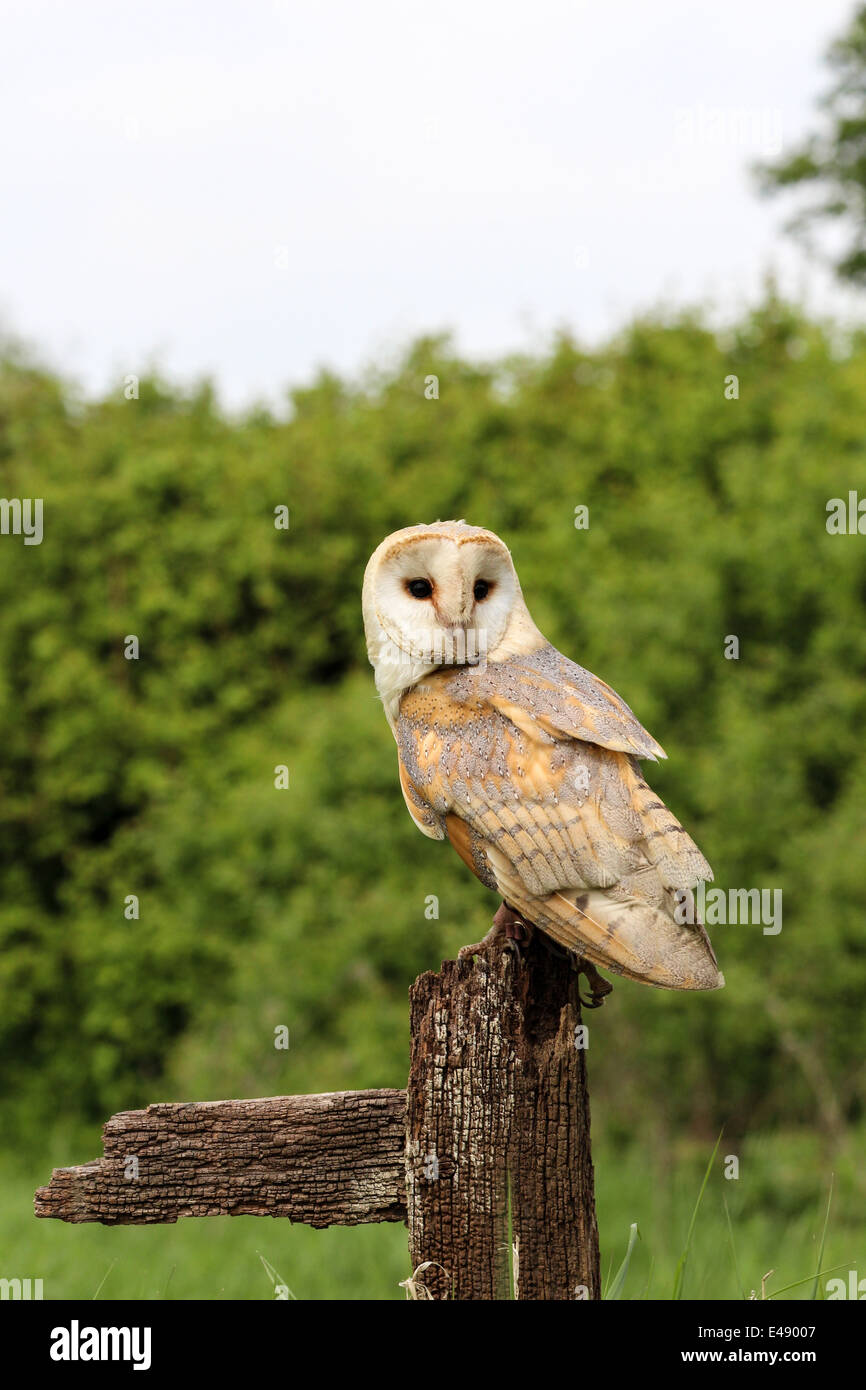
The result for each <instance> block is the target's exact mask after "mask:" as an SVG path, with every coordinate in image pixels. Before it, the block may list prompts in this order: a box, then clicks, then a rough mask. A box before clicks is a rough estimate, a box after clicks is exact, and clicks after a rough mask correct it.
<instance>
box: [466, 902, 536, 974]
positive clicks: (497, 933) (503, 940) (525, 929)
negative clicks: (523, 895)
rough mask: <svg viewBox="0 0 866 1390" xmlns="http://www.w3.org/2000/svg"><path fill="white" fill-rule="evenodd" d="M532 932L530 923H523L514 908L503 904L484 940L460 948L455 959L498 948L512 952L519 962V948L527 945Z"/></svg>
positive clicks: (481, 953) (485, 952)
mask: <svg viewBox="0 0 866 1390" xmlns="http://www.w3.org/2000/svg"><path fill="white" fill-rule="evenodd" d="M532 932H533V927H532V923H531V922H524V920H523V918H522V917H520V916H519V915H518V914H517V913H516V912H515V911H514V908H512V907H509V906H508V904H507V903H503V904H502V906H501V907H499V908H498V909H497V911H496V914H495V916H494V918H493V925H492V927H491V928H490V931H489V932H488V933H487V935H486V936H485V938H484V940H483V941H476V942H475V944H474V945H472V946H461V948H460V950H459V951H458V952H457V959H458V960H468V959H469V957H470V956H483V955H486V954H487V952H488V951H490V950H491V949H492V948H496V947H498V948H499V950H501V951H513V952H514V953H515V955H516V956H517V958H518V960H519V959H520V946H521V944H522V945H528V944H529V942H530V941H531V940H532Z"/></svg>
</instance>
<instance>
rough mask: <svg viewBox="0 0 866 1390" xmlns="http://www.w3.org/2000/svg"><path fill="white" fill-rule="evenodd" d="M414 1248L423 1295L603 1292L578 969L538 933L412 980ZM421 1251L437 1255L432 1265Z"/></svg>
mask: <svg viewBox="0 0 866 1390" xmlns="http://www.w3.org/2000/svg"><path fill="white" fill-rule="evenodd" d="M410 1000H411V1018H412V1024H411V1032H412V1065H411V1072H410V1077H409V1087H408V1091H407V1171H406V1189H407V1202H408V1214H409V1239H410V1255H411V1260H412V1265H413V1269H415V1270H418V1267H419V1266H422V1265H426V1266H427V1267H426V1268H425V1269H423V1270H422V1271H421V1272H419V1273H418V1276H417V1284H419V1285H423V1288H420V1289H419V1290H418V1292H419V1296H421V1297H425V1296H428V1295H429V1296H431V1297H433V1298H436V1299H446V1298H448V1299H459V1300H487V1299H499V1298H518V1299H532V1300H536V1299H574V1298H598V1297H599V1296H600V1276H599V1253H598V1228H597V1225H596V1216H595V1195H594V1182H593V1169H592V1158H591V1153H590V1138H589V1095H588V1091H587V1081H586V1061H585V1058H586V1051H585V1048H584V1047H581V1046H579V1045H577V1044H578V1043H579V1042H580V1041H581V1040H582V1038H581V1035H578V1034H577V1033H576V1029H577V1028H578V1027H579V1026H581V1012H580V997H579V994H578V976H577V973H576V972H575V971H574V969H573V967H572V965H571V963H570V960H569V959H568V958H566V957H564V956H562V955H561V954H558V953H556V951H555V948H553V949H552V948H551V947H550V945H549V944H548V943H547V942H546V940H545V938H544V937H543V936H542V935H541V933H540V932H537V931H536V932H535V934H534V936H533V939H532V941H531V942H530V943H529V945H528V947H525V948H522V950H521V956H520V958H517V957H516V956H515V954H514V953H513V952H512V951H510V950H506V951H502V952H498V951H493V952H490V953H489V954H488V955H487V956H486V957H477V958H476V959H475V960H474V961H471V960H469V961H445V962H443V965H442V971H441V973H440V974H438V975H436V974H433V973H428V974H426V975H422V976H420V978H419V979H418V980H416V982H415V985H414V986H413V988H412V990H411V992H410ZM427 1262H431V1263H430V1264H428V1263H427Z"/></svg>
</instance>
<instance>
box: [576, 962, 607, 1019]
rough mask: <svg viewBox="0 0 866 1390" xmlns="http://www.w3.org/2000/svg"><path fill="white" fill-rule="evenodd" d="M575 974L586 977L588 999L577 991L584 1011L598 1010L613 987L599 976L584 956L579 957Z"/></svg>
mask: <svg viewBox="0 0 866 1390" xmlns="http://www.w3.org/2000/svg"><path fill="white" fill-rule="evenodd" d="M577 973H578V975H585V976H586V979H587V983H588V984H589V989H590V997H589V999H584V997H583V995H582V994H581V993H580V990H579V989H578V996H579V998H580V1002H581V1004H582V1005H583V1007H584V1008H585V1009H600V1008H601V1006H602V1004H603V1003H604V1001H605V997H606V996H607V995H608V994H610V993H611V992H612V991H613V985H612V984H611V983H610V980H606V979H605V978H604V976H603V975H599V973H598V971H597V970H596V968H595V966H594V965H591V964H590V962H589V961H588V960H587V959H586V958H585V957H584V956H581V958H580V960H579V961H578V962H577Z"/></svg>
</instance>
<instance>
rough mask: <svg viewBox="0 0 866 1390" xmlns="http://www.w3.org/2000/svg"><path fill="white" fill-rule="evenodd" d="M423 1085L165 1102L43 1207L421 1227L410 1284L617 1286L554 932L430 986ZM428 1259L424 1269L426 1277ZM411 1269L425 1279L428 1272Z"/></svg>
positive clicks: (426, 1288) (449, 971)
mask: <svg viewBox="0 0 866 1390" xmlns="http://www.w3.org/2000/svg"><path fill="white" fill-rule="evenodd" d="M410 1000H411V1029H412V1060H411V1071H410V1076H409V1085H408V1090H407V1091H406V1092H403V1091H395V1090H374V1091H340V1092H333V1093H330V1094H327V1095H315V1096H277V1097H272V1098H269V1099H264V1100H227V1101H209V1102H204V1103H185V1104H157V1105H149V1106H148V1107H147V1109H146V1110H131V1111H125V1112H123V1113H122V1114H119V1115H114V1116H113V1117H112V1118H111V1119H110V1120H109V1121H108V1122H107V1124H106V1125H105V1126H104V1130H103V1135H104V1147H105V1156H104V1157H103V1158H101V1159H95V1160H94V1161H93V1162H91V1163H86V1164H82V1165H80V1166H77V1167H72V1168H58V1169H55V1170H54V1173H53V1174H52V1177H51V1181H50V1183H49V1184H48V1186H47V1187H42V1188H40V1189H39V1191H38V1192H37V1193H36V1201H35V1208H36V1215H37V1216H43V1217H45V1216H48V1217H56V1218H58V1219H59V1220H61V1221H70V1222H82V1221H100V1222H103V1223H105V1224H109V1225H123V1224H132V1223H135V1224H143V1223H152V1222H172V1221H176V1220H177V1219H178V1217H180V1216H215V1215H223V1214H227V1215H231V1216H239V1215H253V1216H283V1217H288V1218H289V1220H291V1221H302V1222H305V1223H307V1224H308V1225H311V1226H319V1227H321V1226H329V1225H357V1224H358V1223H360V1222H370V1221H407V1222H408V1226H409V1254H410V1259H411V1262H412V1271H415V1272H416V1274H415V1277H414V1278H413V1279H410V1280H409V1281H407V1288H408V1290H409V1291H410V1293H414V1294H415V1295H416V1296H418V1297H431V1298H435V1299H458V1300H467V1299H468V1300H472V1299H481V1300H487V1299H499V1298H520V1299H574V1298H598V1297H599V1296H600V1281H599V1255H598V1231H597V1227H596V1219H595V1199H594V1193H593V1171H592V1159H591V1155H590V1142H589V1098H588V1093H587V1086H586V1065H585V1055H586V1054H585V1050H584V1049H583V1048H582V1047H581V1046H580V1045H579V1042H580V1039H579V1037H578V1035H577V1032H576V1030H577V1029H578V1028H579V1027H580V1026H581V1017H580V999H579V995H578V976H577V974H576V972H575V970H574V968H573V964H572V962H571V960H570V958H568V957H566V956H564V955H562V954H560V953H559V952H558V951H557V949H556V948H553V947H551V946H550V945H549V943H547V942H546V940H545V938H543V937H542V936H541V935H540V934H539V933H536V934H535V936H534V938H533V940H532V941H531V942H530V944H529V945H528V946H527V947H525V948H523V949H522V950H521V953H520V955H519V956H518V955H516V954H515V953H514V952H513V951H510V950H505V951H502V952H498V951H497V952H494V953H492V954H490V955H488V956H484V957H478V958H477V959H476V960H475V961H445V962H444V963H443V966H442V971H441V973H440V974H438V975H437V974H433V973H432V972H431V973H429V974H426V975H422V976H421V977H420V978H419V979H418V980H416V982H415V984H414V986H413V987H412V990H411V992H410ZM419 1266H423V1269H420V1270H419ZM412 1271H410V1273H411V1272H412Z"/></svg>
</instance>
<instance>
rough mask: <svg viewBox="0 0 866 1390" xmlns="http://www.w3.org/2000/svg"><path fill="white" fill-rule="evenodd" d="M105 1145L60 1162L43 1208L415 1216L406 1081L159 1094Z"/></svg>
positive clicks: (122, 1120)
mask: <svg viewBox="0 0 866 1390" xmlns="http://www.w3.org/2000/svg"><path fill="white" fill-rule="evenodd" d="M103 1140H104V1149H105V1157H104V1158H97V1159H94V1160H93V1161H92V1162H91V1163H84V1164H81V1165H80V1166H79V1167H76V1168H55V1169H54V1172H53V1173H52V1176H51V1181H50V1182H49V1184H48V1186H47V1187H41V1188H40V1189H39V1190H38V1192H37V1193H36V1198H35V1209H36V1215H37V1216H51V1217H56V1218H57V1219H58V1220H60V1221H72V1222H81V1221H101V1222H102V1223H103V1224H104V1225H109V1226H114V1225H137V1224H147V1223H155V1222H173V1221H176V1220H177V1218H178V1217H179V1216H226V1215H227V1216H283V1217H288V1218H289V1220H290V1221H301V1222H304V1223H305V1224H306V1225H308V1226H319V1227H322V1226H356V1225H360V1224H362V1223H364V1222H368V1221H405V1219H406V1179H405V1147H406V1095H405V1092H404V1091H393V1090H378V1091H334V1092H331V1093H329V1094H325V1095H312V1096H272V1097H270V1098H268V1099H264V1100H216V1101H204V1102H190V1103H186V1104H180V1105H172V1104H159V1105H149V1106H148V1107H147V1109H146V1110H125V1111H123V1112H122V1113H121V1114H119V1115H113V1116H112V1118H111V1119H110V1120H109V1121H108V1122H107V1124H106V1125H105V1127H104V1129H103Z"/></svg>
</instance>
